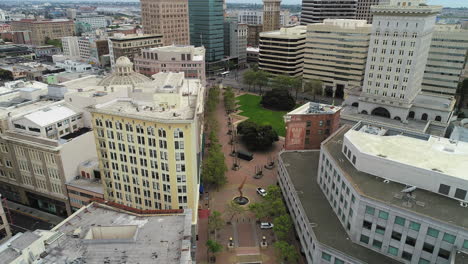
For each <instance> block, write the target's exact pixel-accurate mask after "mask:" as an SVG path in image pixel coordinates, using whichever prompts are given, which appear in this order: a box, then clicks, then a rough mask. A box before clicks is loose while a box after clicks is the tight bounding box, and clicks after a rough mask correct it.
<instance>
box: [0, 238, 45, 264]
mask: <svg viewBox="0 0 468 264" xmlns="http://www.w3.org/2000/svg"><path fill="white" fill-rule="evenodd" d="M37 239H39V236H38V235H37V234H35V233H33V232H30V231H27V232H25V233H18V234H17V235H15V236H14V237H12V238H10V239H9V240H8V241H6V242H5V243H4V244H2V245H1V246H0V260H1V261H0V262H2V263H10V262H11V261H14V260H15V259H17V258H18V257H19V256H20V255H21V253H20V252H21V250H23V249H25V248H27V247H28V246H30V245H31V244H32V243H33V242H34V241H36V240H37Z"/></svg>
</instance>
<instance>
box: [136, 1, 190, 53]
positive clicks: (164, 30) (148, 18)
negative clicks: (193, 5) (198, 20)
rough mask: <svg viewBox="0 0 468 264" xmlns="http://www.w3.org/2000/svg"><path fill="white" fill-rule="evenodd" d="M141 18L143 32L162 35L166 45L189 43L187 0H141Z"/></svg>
mask: <svg viewBox="0 0 468 264" xmlns="http://www.w3.org/2000/svg"><path fill="white" fill-rule="evenodd" d="M140 2H141V11H142V12H141V18H142V24H143V30H144V32H145V34H159V35H162V36H163V40H162V43H163V44H164V46H167V45H173V44H176V45H189V44H190V30H189V12H188V0H172V1H171V0H141V1H140Z"/></svg>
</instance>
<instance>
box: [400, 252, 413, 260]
mask: <svg viewBox="0 0 468 264" xmlns="http://www.w3.org/2000/svg"><path fill="white" fill-rule="evenodd" d="M401 258H402V259H405V260H408V261H411V259H412V258H413V255H412V254H411V253H408V252H406V251H403V253H402V254H401Z"/></svg>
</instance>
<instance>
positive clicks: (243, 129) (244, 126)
mask: <svg viewBox="0 0 468 264" xmlns="http://www.w3.org/2000/svg"><path fill="white" fill-rule="evenodd" d="M237 133H238V134H239V135H240V136H241V140H242V141H243V142H244V144H245V145H246V146H247V148H248V149H249V150H265V149H268V148H269V147H271V145H272V144H273V142H275V141H278V140H279V137H278V134H277V133H276V131H274V130H273V128H272V127H271V126H269V125H265V126H260V125H258V124H256V123H254V122H253V121H250V120H246V121H244V122H242V123H240V124H239V125H238V126H237Z"/></svg>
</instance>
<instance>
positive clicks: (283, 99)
mask: <svg viewBox="0 0 468 264" xmlns="http://www.w3.org/2000/svg"><path fill="white" fill-rule="evenodd" d="M260 104H262V106H263V107H265V108H269V109H273V110H282V111H289V110H292V109H293V108H294V106H296V101H295V100H294V98H293V97H292V96H291V94H290V93H289V91H288V90H286V89H279V88H275V89H273V90H271V91H268V92H266V93H265V94H264V95H263V96H262V100H261V101H260Z"/></svg>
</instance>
